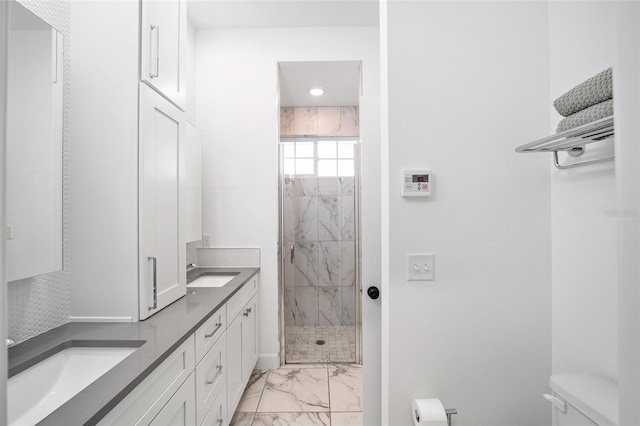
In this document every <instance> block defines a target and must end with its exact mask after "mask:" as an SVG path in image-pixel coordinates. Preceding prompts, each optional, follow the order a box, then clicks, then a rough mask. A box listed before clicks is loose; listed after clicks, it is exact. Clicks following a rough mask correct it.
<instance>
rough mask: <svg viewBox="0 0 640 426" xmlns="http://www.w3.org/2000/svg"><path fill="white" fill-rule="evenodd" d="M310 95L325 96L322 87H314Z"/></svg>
mask: <svg viewBox="0 0 640 426" xmlns="http://www.w3.org/2000/svg"><path fill="white" fill-rule="evenodd" d="M309 93H311V94H312V95H313V96H322V95H323V94H324V89H323V88H322V87H312V88H311V90H309Z"/></svg>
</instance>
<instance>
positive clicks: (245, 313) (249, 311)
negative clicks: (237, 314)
mask: <svg viewBox="0 0 640 426" xmlns="http://www.w3.org/2000/svg"><path fill="white" fill-rule="evenodd" d="M250 313H251V308H247V309H245V310H244V313H243V314H242V315H244V316H245V317H248V316H249V314H250Z"/></svg>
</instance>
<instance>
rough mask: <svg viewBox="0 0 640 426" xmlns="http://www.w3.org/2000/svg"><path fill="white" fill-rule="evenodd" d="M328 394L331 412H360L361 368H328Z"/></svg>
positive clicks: (348, 366) (352, 366) (342, 366)
mask: <svg viewBox="0 0 640 426" xmlns="http://www.w3.org/2000/svg"><path fill="white" fill-rule="evenodd" d="M329 393H330V394H331V401H330V402H331V410H332V411H362V367H361V366H359V365H341V364H336V365H333V366H329Z"/></svg>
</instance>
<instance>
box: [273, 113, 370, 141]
mask: <svg viewBox="0 0 640 426" xmlns="http://www.w3.org/2000/svg"><path fill="white" fill-rule="evenodd" d="M358 113H359V111H358V107H357V106H348V107H284V108H280V136H302V135H305V136H358V135H359V134H360V120H359V118H358Z"/></svg>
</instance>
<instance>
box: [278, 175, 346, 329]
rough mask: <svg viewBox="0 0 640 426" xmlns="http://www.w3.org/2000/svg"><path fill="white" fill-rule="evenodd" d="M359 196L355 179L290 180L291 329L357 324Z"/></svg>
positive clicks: (287, 185)
mask: <svg viewBox="0 0 640 426" xmlns="http://www.w3.org/2000/svg"><path fill="white" fill-rule="evenodd" d="M354 192H355V191H354V178H353V177H321V178H316V177H304V178H295V179H294V178H286V179H285V191H284V194H285V197H284V238H285V254H286V256H287V259H288V261H287V262H285V271H284V273H285V295H284V296H285V297H284V309H285V324H286V325H297V326H344V325H355V306H356V282H355V268H356V257H355V248H356V246H355V241H354V238H355V228H354V224H355V216H354V212H355V208H354V207H355V206H354V203H355V196H354ZM292 251H293V253H294V256H293V261H292V260H291V259H292V256H291V252H292Z"/></svg>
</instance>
